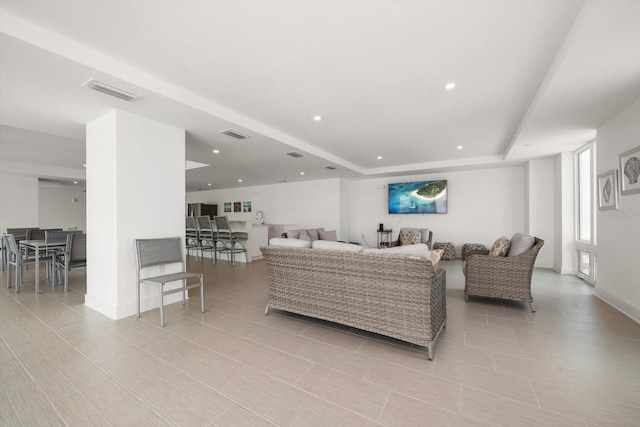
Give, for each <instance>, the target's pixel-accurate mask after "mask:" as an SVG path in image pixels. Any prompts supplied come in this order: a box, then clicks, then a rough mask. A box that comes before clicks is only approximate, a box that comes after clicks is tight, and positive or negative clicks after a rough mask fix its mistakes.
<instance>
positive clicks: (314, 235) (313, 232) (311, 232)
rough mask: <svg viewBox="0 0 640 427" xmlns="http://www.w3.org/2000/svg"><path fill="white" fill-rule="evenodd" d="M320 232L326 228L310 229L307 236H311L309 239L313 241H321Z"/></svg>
mask: <svg viewBox="0 0 640 427" xmlns="http://www.w3.org/2000/svg"><path fill="white" fill-rule="evenodd" d="M320 231H324V228H310V229H308V230H307V234H308V235H309V237H311V241H314V240H320V239H321V237H320V234H319V233H320ZM323 240H324V239H323ZM336 240H337V239H336Z"/></svg>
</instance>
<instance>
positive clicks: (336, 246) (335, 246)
mask: <svg viewBox="0 0 640 427" xmlns="http://www.w3.org/2000/svg"><path fill="white" fill-rule="evenodd" d="M313 249H329V250H332V251H346V252H362V246H360V245H353V244H351V243H342V242H332V241H331V240H315V241H314V242H313Z"/></svg>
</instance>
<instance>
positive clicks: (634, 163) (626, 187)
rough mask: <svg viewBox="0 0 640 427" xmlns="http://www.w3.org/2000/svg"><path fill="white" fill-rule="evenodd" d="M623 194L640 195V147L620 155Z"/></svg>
mask: <svg viewBox="0 0 640 427" xmlns="http://www.w3.org/2000/svg"><path fill="white" fill-rule="evenodd" d="M620 175H621V176H620V179H621V180H622V187H621V190H622V191H621V193H622V194H632V193H640V182H638V181H639V180H638V178H640V146H638V147H635V148H632V149H631V150H629V151H625V152H624V153H622V154H620Z"/></svg>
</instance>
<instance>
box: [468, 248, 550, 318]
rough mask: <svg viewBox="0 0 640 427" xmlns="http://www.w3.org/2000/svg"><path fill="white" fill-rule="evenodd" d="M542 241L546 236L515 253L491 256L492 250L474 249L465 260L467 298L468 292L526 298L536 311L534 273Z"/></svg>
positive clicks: (515, 299) (516, 299)
mask: <svg viewBox="0 0 640 427" xmlns="http://www.w3.org/2000/svg"><path fill="white" fill-rule="evenodd" d="M542 245H544V240H541V239H538V238H537V237H536V238H535V243H534V245H533V247H531V249H529V250H528V251H526V252H525V253H523V254H520V255H516V256H513V257H509V256H507V257H492V256H489V255H488V253H489V251H472V252H471V253H470V254H469V255H468V257H467V259H466V262H465V270H464V273H465V285H464V299H465V301H467V302H468V301H469V296H482V297H492V298H502V299H508V300H513V301H524V302H528V303H529V304H530V305H531V311H533V312H535V311H536V310H535V308H534V306H533V297H532V296H531V274H532V273H533V265H534V264H535V262H536V257H537V256H538V252H539V251H540V248H541V247H542Z"/></svg>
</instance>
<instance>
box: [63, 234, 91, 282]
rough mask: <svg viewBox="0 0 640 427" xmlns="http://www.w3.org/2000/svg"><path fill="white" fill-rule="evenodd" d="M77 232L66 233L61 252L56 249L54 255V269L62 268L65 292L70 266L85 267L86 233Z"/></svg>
mask: <svg viewBox="0 0 640 427" xmlns="http://www.w3.org/2000/svg"><path fill="white" fill-rule="evenodd" d="M77 233H78V232H68V233H67V237H66V238H67V243H66V245H65V247H64V250H63V251H62V252H61V251H58V254H57V255H56V256H55V267H56V271H59V270H60V269H63V270H64V291H65V292H69V271H71V269H72V268H84V269H85V271H86V267H87V235H86V234H83V233H82V232H80V233H79V234H77ZM56 276H57V275H56ZM58 282H59V280H58Z"/></svg>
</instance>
